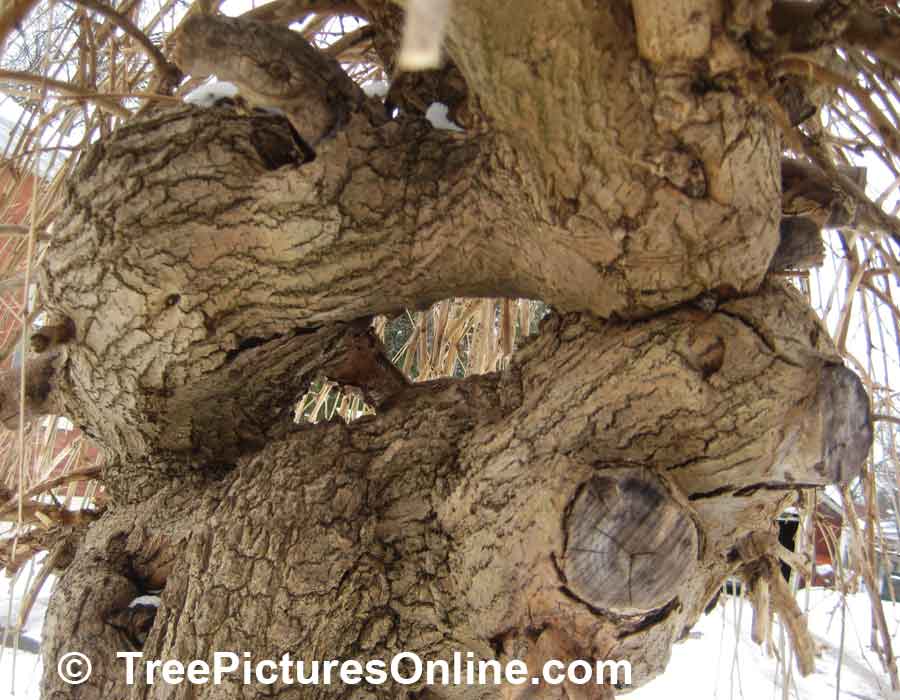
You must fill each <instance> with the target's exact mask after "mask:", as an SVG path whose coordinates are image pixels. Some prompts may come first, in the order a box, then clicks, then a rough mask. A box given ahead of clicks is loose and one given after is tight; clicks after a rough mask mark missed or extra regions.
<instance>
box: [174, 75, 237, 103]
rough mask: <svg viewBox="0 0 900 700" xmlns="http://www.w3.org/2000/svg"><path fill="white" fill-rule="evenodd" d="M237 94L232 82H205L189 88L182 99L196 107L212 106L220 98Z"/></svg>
mask: <svg viewBox="0 0 900 700" xmlns="http://www.w3.org/2000/svg"><path fill="white" fill-rule="evenodd" d="M237 94H238V87H237V85H235V84H234V83H227V82H225V81H219V82H213V83H206V84H205V85H201V86H200V87H198V88H197V89H196V90H191V92H189V93H188V94H187V95H185V96H184V101H185V102H187V103H188V104H192V105H197V106H198V107H212V106H213V105H215V104H216V102H218V101H219V100H221V99H225V98H227V97H234V96H235V95H237Z"/></svg>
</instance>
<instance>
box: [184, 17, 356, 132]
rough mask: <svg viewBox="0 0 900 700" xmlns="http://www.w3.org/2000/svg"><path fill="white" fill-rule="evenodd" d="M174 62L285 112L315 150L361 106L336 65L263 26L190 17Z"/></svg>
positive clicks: (295, 37) (296, 37) (286, 32)
mask: <svg viewBox="0 0 900 700" xmlns="http://www.w3.org/2000/svg"><path fill="white" fill-rule="evenodd" d="M176 61H177V62H178V65H179V66H181V68H182V69H183V70H184V71H186V72H188V73H192V74H194V75H195V76H197V75H209V74H211V73H215V74H216V75H217V76H218V77H219V79H221V80H228V81H231V82H234V83H236V84H237V85H238V86H239V87H240V89H241V94H242V95H243V97H244V98H246V99H248V100H250V101H251V102H252V103H254V104H257V105H260V106H263V107H275V108H278V109H280V110H283V111H284V112H285V114H287V116H288V118H289V119H290V120H291V123H292V124H293V125H294V128H295V129H296V130H297V131H298V133H300V135H301V136H303V138H304V139H305V140H306V141H307V142H308V143H310V144H311V145H313V146H315V145H316V144H317V143H318V142H319V141H320V140H321V139H322V138H323V137H325V136H326V135H329V134H331V133H332V132H333V131H334V129H335V128H337V127H340V126H343V125H344V124H345V123H346V122H347V120H348V118H349V115H350V113H351V112H353V111H355V110H356V109H358V108H359V107H360V106H361V105H362V104H363V102H364V100H365V95H364V94H363V92H362V90H361V89H360V88H359V87H358V86H357V85H356V84H355V83H354V82H353V81H352V80H351V79H350V78H349V77H348V76H347V74H346V73H344V71H343V69H342V68H341V66H340V64H339V63H338V62H337V61H336V60H334V59H333V58H331V57H329V56H327V55H326V54H324V53H323V52H321V51H319V50H318V49H316V48H314V47H313V46H312V45H311V44H310V43H309V42H308V41H306V39H304V38H303V37H302V36H301V35H300V34H299V33H298V32H294V31H291V30H290V29H288V28H287V27H280V26H275V25H270V24H267V23H264V22H254V21H250V20H246V19H232V18H229V17H221V16H209V15H194V16H192V17H190V18H188V19H187V20H186V21H185V22H184V24H183V25H182V26H181V29H180V32H179V34H178V45H177V48H176Z"/></svg>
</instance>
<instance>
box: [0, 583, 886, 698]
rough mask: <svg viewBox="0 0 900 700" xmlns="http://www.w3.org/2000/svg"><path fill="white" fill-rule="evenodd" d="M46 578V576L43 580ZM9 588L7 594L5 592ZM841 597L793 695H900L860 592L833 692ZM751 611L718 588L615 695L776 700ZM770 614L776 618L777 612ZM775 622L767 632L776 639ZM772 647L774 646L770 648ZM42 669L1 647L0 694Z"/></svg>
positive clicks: (35, 623)
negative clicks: (713, 600) (657, 670)
mask: <svg viewBox="0 0 900 700" xmlns="http://www.w3.org/2000/svg"><path fill="white" fill-rule="evenodd" d="M26 578H27V572H26V575H23V576H21V577H20V580H19V581H18V582H17V584H16V586H15V588H14V589H13V590H12V592H11V591H10V590H9V582H8V581H5V580H2V579H0V592H2V594H3V595H2V596H0V608H2V610H3V611H4V612H3V614H4V616H5V615H6V614H7V611H8V609H9V604H10V600H12V607H13V615H12V617H13V618H15V616H16V615H17V610H18V608H17V606H18V605H19V604H20V603H21V600H22V596H23V595H24V593H25V590H26V587H25V579H26ZM48 584H49V582H48ZM10 593H12V595H10ZM48 597H49V585H46V586H45V587H44V590H42V592H41V595H40V597H39V598H38V601H37V603H36V605H35V608H34V610H33V612H32V614H31V616H30V617H29V619H28V623H27V625H26V632H27V633H28V635H29V636H31V637H34V638H38V639H39V638H40V628H41V625H42V624H43V615H44V613H45V611H46V608H47V599H48ZM149 599H156V600H157V601H158V600H159V599H158V597H156V596H141V597H140V598H137V599H135V601H133V603H132V604H137V603H138V602H142V603H145V604H146V603H148V602H150V600H149ZM798 600H799V603H800V607H801V608H805V606H806V592H805V591H801V592H800V594H799V598H798ZM841 607H842V605H841V598H840V596H839V595H838V594H837V593H835V592H833V591H830V590H825V589H812V591H811V594H810V600H809V622H810V630H811V631H812V633H813V637H814V639H815V641H816V643H817V645H818V647H819V649H820V653H819V656H818V658H817V659H816V671H815V673H814V674H812V675H811V676H809V677H808V678H800V677H799V676H798V674H797V672H796V668H794V669H792V676H791V683H790V690H791V692H790V698H792V700H830V699H831V698H835V700H882V699H883V700H900V693H892V692H891V690H890V683H889V681H888V678H887V675H886V674H885V673H884V671H883V670H882V668H881V664H880V662H879V661H878V657H877V656H876V654H875V653H874V652H873V651H872V650H871V649H870V648H869V629H870V627H869V625H870V611H869V599H868V596H867V595H866V594H865V592H861V593H856V594H854V595H851V596H848V597H847V604H846V610H845V619H844V654H843V664H842V666H841V693H840V698H839V699H838V698H836V696H835V684H836V671H837V665H838V664H837V660H838V656H839V649H840V640H841ZM884 607H885V615H886V617H887V621H888V627H889V628H890V630H891V633H892V635H893V643H894V648H895V650H896V649H897V648H898V647H900V603H898V604H891V603H885V604H884ZM751 619H752V612H751V609H750V605H749V603H747V602H745V601H743V600H742V599H741V598H736V597H732V596H726V595H723V596H722V597H721V598H720V602H719V604H718V605H717V606H716V608H715V609H714V610H713V612H712V613H711V614H709V615H704V616H703V617H701V618H700V621H699V622H698V623H697V624H696V625H695V626H694V629H693V630H691V633H690V635H689V638H688V639H687V640H685V641H683V642H680V643H678V644H676V645H675V647H674V649H673V650H672V659H671V661H670V662H669V666H668V668H667V669H666V671H665V673H664V674H663V675H661V676H659V677H658V678H656V679H655V680H653V681H650V682H649V683H647V684H646V685H644V686H643V687H642V688H639V689H637V690H634V691H631V692H629V693H624V692H621V693H620V694H619V697H620V698H628V700H670V699H671V698H682V697H684V698H691V700H744V699H746V700H762V699H767V698H771V700H780V699H781V697H782V692H781V683H782V680H781V679H782V676H781V670H780V666H779V664H778V661H777V660H776V657H775V656H770V655H768V654H767V653H766V651H765V649H763V648H761V647H759V646H757V645H756V644H754V643H753V642H752V641H751V640H750V623H751ZM776 619H777V618H776ZM779 629H780V628H779V626H778V624H777V623H776V624H775V626H774V629H773V639H775V640H776V645H777V640H778V638H779ZM776 651H777V650H776ZM40 676H41V665H40V658H39V657H38V656H36V655H33V654H26V653H23V652H21V651H20V652H18V654H17V655H16V657H15V660H14V659H13V653H12V650H10V649H6V650H4V651H3V653H2V657H0V699H5V698H10V699H13V698H15V699H16V700H38V698H39V697H40V695H39V691H38V683H39V680H40Z"/></svg>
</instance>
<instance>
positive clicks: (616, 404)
mask: <svg viewBox="0 0 900 700" xmlns="http://www.w3.org/2000/svg"><path fill="white" fill-rule="evenodd" d="M357 4H358V6H359V12H360V13H362V14H363V15H364V16H366V17H367V18H369V19H370V20H371V21H372V22H373V27H374V30H375V31H376V32H377V33H378V34H379V37H380V39H379V41H380V43H379V46H380V47H381V48H380V50H383V51H386V52H388V53H390V51H392V50H394V49H395V48H396V45H397V33H398V30H397V27H398V26H399V23H400V16H399V12H398V11H397V10H396V8H393V7H392V6H390V5H387V4H385V3H382V2H380V1H379V0H358V3H357ZM453 7H454V10H453V14H452V18H451V27H450V33H449V38H448V42H449V51H450V55H451V58H452V60H453V64H452V65H451V66H449V67H448V68H447V70H452V71H459V73H460V74H461V75H462V76H463V77H464V78H465V83H466V85H467V89H468V95H467V97H466V109H467V110H468V113H469V114H470V115H474V117H473V119H472V124H473V125H474V126H473V127H472V128H471V129H470V130H469V131H468V132H467V133H465V134H463V135H458V134H453V133H447V132H439V131H435V130H433V129H431V128H430V126H429V125H428V123H427V122H425V121H424V120H422V119H420V118H418V117H417V116H416V115H415V114H408V115H405V116H401V117H400V118H399V119H395V120H388V119H387V118H386V117H385V116H384V115H383V113H382V111H381V110H380V105H378V104H377V103H375V102H373V101H371V100H366V99H365V98H364V97H363V96H362V95H361V94H359V93H358V91H357V90H356V89H355V88H353V87H352V85H348V82H349V81H346V80H345V79H344V78H343V77H341V75H340V74H339V73H335V70H336V64H333V63H329V62H328V61H327V60H326V59H325V58H324V57H323V56H321V55H318V54H316V53H315V52H313V53H310V49H309V47H305V48H303V49H302V50H301V49H298V50H297V51H296V52H294V51H292V50H291V49H290V47H291V45H292V42H298V41H302V40H300V39H299V38H298V37H296V36H295V35H293V34H292V33H291V32H290V31H289V30H287V29H283V28H279V27H275V26H274V25H272V26H270V25H264V24H241V21H239V20H225V19H222V18H219V19H215V18H196V19H194V20H191V21H189V22H188V23H186V24H185V26H184V27H183V30H182V34H181V36H180V38H179V50H178V53H177V59H178V62H179V67H180V68H182V69H183V70H185V71H186V72H192V71H199V72H205V71H208V70H209V69H210V68H213V67H215V70H217V71H218V72H219V73H220V75H223V76H227V77H229V78H230V79H232V80H234V81H236V82H238V83H239V85H241V87H242V89H243V90H244V91H245V93H246V94H247V95H250V96H251V97H252V98H253V99H254V100H255V101H256V102H261V103H265V104H268V105H272V106H279V107H282V108H284V109H285V110H286V113H287V120H285V119H284V118H282V117H278V116H273V115H270V114H259V113H253V114H249V115H247V114H240V113H237V112H235V111H234V110H231V109H228V108H213V109H209V110H199V109H196V108H193V107H187V106H185V107H180V108H169V109H166V110H157V111H151V112H149V113H148V114H146V115H144V116H143V117H142V118H140V119H139V120H135V121H134V122H132V123H130V124H128V125H126V126H124V127H122V128H120V129H119V130H118V131H116V132H115V133H114V134H113V135H112V136H111V137H110V138H109V139H107V140H105V141H103V142H101V143H99V144H97V145H96V146H95V147H94V148H93V149H92V150H91V152H90V153H89V154H88V155H87V156H86V157H85V159H84V162H83V163H82V165H81V168H80V171H79V174H78V177H77V178H76V180H75V181H74V182H73V183H72V185H71V188H70V192H69V197H68V202H67V206H66V209H65V212H64V215H63V217H62V218H61V221H60V226H58V228H57V230H56V233H55V235H54V239H53V242H52V247H51V249H50V251H49V252H48V254H47V256H46V264H45V265H44V267H43V270H42V293H43V295H44V298H45V302H46V305H47V307H48V308H49V309H50V310H51V311H53V312H54V313H55V314H57V315H58V316H59V317H60V318H63V319H66V324H67V325H66V327H67V328H70V329H74V330H73V331H72V334H71V336H72V337H71V338H66V339H65V342H62V343H60V344H51V343H47V342H40V343H38V345H39V346H40V349H46V351H47V354H46V355H44V356H42V357H41V358H39V359H38V362H40V363H41V364H40V365H39V366H40V368H41V369H40V372H39V373H38V372H35V373H33V376H35V377H37V378H39V379H40V380H41V383H40V385H39V386H37V387H35V388H34V389H33V391H32V392H31V394H30V396H32V397H33V400H32V404H31V405H30V409H31V410H33V411H34V412H40V410H42V409H46V408H47V407H50V406H52V407H54V408H55V409H56V410H59V411H61V412H62V413H64V414H66V415H68V416H70V417H72V418H73V420H75V421H76V422H77V423H78V424H79V425H81V426H83V428H84V429H85V430H86V431H88V432H89V433H90V434H91V435H93V436H94V437H95V439H96V440H97V441H98V442H99V443H100V444H101V445H103V446H104V448H105V449H106V451H107V456H108V466H107V467H106V468H105V471H104V475H103V482H104V485H105V487H106V489H107V490H108V492H109V494H110V497H111V506H110V508H109V509H108V510H107V512H106V513H105V515H104V517H103V518H101V519H100V520H99V521H97V522H95V523H93V524H92V525H91V526H90V527H89V528H88V529H87V532H86V534H85V536H84V539H83V541H82V542H81V544H80V547H79V550H78V552H77V555H76V556H75V557H74V560H73V561H72V563H71V564H70V565H69V566H68V568H67V569H66V571H65V573H64V574H63V576H62V578H61V580H60V582H59V584H58V586H57V588H56V591H55V593H54V596H53V600H52V602H51V606H50V610H49V613H48V619H47V623H46V629H45V633H44V640H45V641H44V660H45V669H46V671H45V675H44V679H43V691H44V694H45V697H47V698H62V697H67V698H68V697H78V698H101V697H112V696H115V697H131V698H144V697H147V698H149V697H153V698H163V697H165V698H181V697H184V698H187V697H210V698H211V697H223V698H224V697H235V698H236V697H262V696H264V695H269V694H275V693H278V694H279V696H281V697H297V698H318V697H351V696H352V697H392V698H397V697H407V696H409V697H412V696H413V695H414V694H415V693H421V694H420V695H419V697H432V698H441V697H462V698H475V697H479V698H480V697H484V698H494V697H501V696H503V697H509V698H516V697H521V698H525V697H536V696H539V697H569V698H588V697H605V696H607V693H608V689H606V688H602V687H599V688H598V687H592V688H581V687H577V686H574V685H565V686H563V687H561V688H556V689H551V688H545V687H543V686H541V687H537V688H535V687H532V686H528V687H526V688H514V687H506V688H495V687H492V686H488V687H478V686H472V687H469V686H459V687H453V686H449V687H430V688H425V689H423V688H421V687H418V686H413V687H412V688H401V687H399V686H385V687H365V688H358V687H356V688H355V687H351V686H342V685H340V684H337V685H331V686H307V687H297V686H293V687H283V688H282V687H279V686H278V685H276V686H274V687H272V688H258V687H257V688H247V687H242V686H240V685H238V684H230V685H229V684H226V685H223V686H217V687H214V686H209V685H207V686H195V687H191V686H189V685H187V684H182V685H177V686H168V685H156V686H153V687H151V688H148V687H146V686H135V687H127V686H126V685H125V683H124V666H123V664H122V662H121V661H118V660H116V659H115V652H116V651H120V650H123V648H124V646H123V645H124V644H125V641H123V632H122V629H121V626H119V625H116V624H113V622H112V620H113V619H116V615H117V614H118V613H119V612H120V611H121V610H122V609H123V608H126V607H127V606H128V604H129V602H130V601H131V600H132V599H133V598H134V597H135V596H137V595H139V594H140V593H142V592H144V591H147V590H154V589H160V588H161V589H162V590H163V592H162V604H161V607H160V608H159V611H158V613H157V615H156V618H155V620H154V622H153V624H152V628H151V629H150V631H149V635H148V636H147V638H146V642H145V643H143V642H142V641H141V642H138V643H143V644H144V646H143V652H144V654H145V658H146V659H150V658H178V659H182V660H185V661H187V660H190V659H209V658H210V657H211V654H212V653H213V652H214V651H217V650H235V651H247V652H251V653H252V654H253V656H254V657H255V658H257V659H264V658H274V659H277V658H279V657H280V656H281V655H282V654H283V653H285V652H290V653H291V654H292V655H293V656H294V657H295V658H297V659H307V660H309V659H317V658H318V659H323V658H328V659H331V658H357V659H361V660H365V659H369V658H386V657H389V656H390V655H391V654H392V653H396V652H398V651H401V650H406V651H414V652H418V653H419V654H421V655H422V656H423V657H427V658H449V656H450V655H451V654H452V652H454V651H462V652H467V651H471V652H473V654H474V655H475V656H476V657H477V658H482V659H489V658H498V659H510V658H521V659H526V660H527V661H528V662H529V664H530V668H532V669H534V670H539V667H540V664H541V663H542V661H544V660H547V659H550V658H560V659H562V660H571V659H576V658H584V659H606V658H613V659H620V658H621V659H627V660H629V661H630V662H631V663H632V664H633V667H634V680H635V682H636V683H638V684H639V683H643V682H645V681H647V680H649V679H650V678H652V677H653V676H654V675H655V674H657V673H659V672H661V671H662V669H663V668H664V667H665V665H666V662H667V660H668V657H669V652H670V648H671V645H672V643H673V642H674V641H676V640H677V639H678V638H679V637H681V636H682V635H683V634H685V633H686V631H687V630H688V629H689V628H690V626H691V625H692V624H693V623H694V621H695V620H696V619H697V617H698V616H699V614H700V613H701V611H702V610H703V608H704V606H705V605H706V603H707V602H708V601H709V599H710V598H711V597H712V596H713V594H714V593H715V591H716V590H717V588H718V587H719V586H720V584H721V582H722V580H723V578H724V577H725V576H726V575H729V574H732V573H741V575H744V576H745V577H746V578H747V580H748V582H750V584H751V585H754V583H756V582H758V581H765V580H766V578H765V573H764V572H765V571H771V570H773V569H775V570H777V567H772V566H770V565H769V564H770V563H771V561H770V560H771V558H772V557H773V556H775V555H776V550H775V549H774V546H770V544H771V543H770V542H769V540H768V539H767V538H766V536H765V535H766V533H768V532H769V531H770V530H771V526H772V522H773V519H774V517H775V516H776V515H777V514H778V512H779V511H780V509H781V508H783V507H784V506H785V504H786V503H789V502H790V501H791V499H793V498H794V497H795V494H796V490H797V489H798V488H800V487H806V486H813V485H822V484H827V483H835V482H846V481H848V480H849V479H851V478H852V477H853V476H854V475H855V474H856V473H857V471H858V469H859V466H860V464H861V463H862V461H863V460H864V459H865V457H866V454H867V452H868V448H869V445H870V443H871V437H872V432H871V422H870V416H869V405H868V398H867V397H866V395H865V392H864V391H863V389H862V387H861V385H860V383H859V381H858V380H857V379H856V378H855V376H854V375H853V374H852V373H851V372H849V370H846V369H844V368H843V366H842V365H841V362H840V358H839V357H837V356H835V354H834V351H833V348H832V346H831V343H830V340H829V339H828V338H827V335H826V333H825V332H824V330H823V329H822V327H821V326H820V324H819V323H818V321H817V320H816V319H815V318H814V316H813V315H812V313H811V311H810V310H809V309H808V308H807V305H806V303H805V301H804V300H803V299H802V298H801V297H800V296H799V295H797V294H796V293H794V292H793V291H792V290H791V289H790V288H788V287H787V286H785V285H783V284H781V283H779V282H777V281H775V280H769V279H767V278H766V272H767V271H768V270H769V267H770V263H771V260H772V257H773V254H774V253H775V250H776V246H777V245H778V243H779V222H780V218H781V174H780V151H781V148H780V142H779V137H778V134H777V132H776V129H775V128H774V126H773V124H774V120H773V119H772V117H771V115H770V114H769V113H768V112H767V111H766V110H765V109H764V108H763V107H761V106H760V103H759V100H758V98H759V95H758V94H757V93H756V92H755V90H756V88H755V87H754V83H753V80H758V77H756V78H753V77H752V76H754V75H756V74H755V73H754V70H755V68H756V67H757V63H756V61H757V59H756V58H755V57H754V56H753V55H751V54H750V53H749V52H748V50H747V49H746V48H745V44H744V43H743V42H742V34H741V31H749V28H747V27H745V25H746V24H747V23H746V22H743V23H742V21H738V20H741V19H742V18H741V17H736V16H735V15H734V14H733V13H732V11H731V10H729V11H728V12H726V11H725V10H724V9H723V8H722V7H720V6H718V5H717V4H716V3H709V2H705V1H704V2H700V1H693V2H691V1H685V2H678V3H666V4H665V6H664V4H663V3H653V2H643V1H641V2H637V0H635V2H634V7H633V8H632V5H631V4H629V3H626V2H610V3H592V2H590V3H589V2H580V1H577V0H561V1H560V2H554V3H547V2H537V1H536V0H535V1H534V2H531V1H526V2H516V3H508V2H498V3H482V2H477V1H476V0H456V2H455V3H454V6H453ZM735 7H736V8H737V9H735V10H734V12H738V11H739V10H741V9H742V8H744V5H743V4H742V3H736V4H735ZM744 9H746V8H744ZM748 26H749V25H748ZM735 27H737V28H735ZM741 27H745V29H743V30H742V29H741ZM297 56H300V57H301V58H300V59H297V60H296V61H295V59H296V57H297ZM317 70H321V71H322V72H321V73H318V74H317V75H318V77H317V78H316V79H311V78H310V77H309V76H308V75H307V76H305V77H304V76H298V75H296V74H295V72H296V71H317ZM338 70H339V69H338ZM323 76H324V77H323ZM279 81H280V83H281V84H282V88H283V89H280V90H279V89H278V84H279ZM423 83H428V84H429V85H431V86H432V87H433V86H434V85H441V84H444V83H442V82H441V81H440V80H435V81H430V82H429V81H423ZM450 83H452V84H453V85H454V86H456V85H457V83H456V82H455V81H448V84H450ZM416 84H418V83H415V81H411V83H410V85H411V87H409V88H408V89H409V90H414V88H415V85H416ZM456 89H457V88H456V87H454V90H456ZM461 111H464V110H461ZM298 134H299V136H298ZM299 137H302V138H303V139H304V140H305V141H307V143H308V145H310V146H312V147H313V148H314V149H315V159H314V160H312V161H308V159H307V158H306V157H305V155H304V154H305V150H304V149H303V148H301V147H300V144H298V142H297V140H296V139H297V138H299ZM788 264H790V261H788ZM467 295H468V296H481V295H484V296H508V297H531V298H540V299H543V300H544V301H546V302H548V303H549V304H551V305H552V306H553V307H554V309H555V312H554V314H553V315H551V316H550V317H549V318H548V319H547V320H546V321H545V322H544V323H543V324H542V327H541V330H540V333H539V335H538V336H537V337H536V338H535V339H533V340H532V341H531V342H530V343H529V344H528V345H527V346H526V347H525V348H524V349H522V350H520V351H519V352H518V353H517V354H516V356H515V358H514V361H513V363H512V365H511V367H510V369H509V370H507V371H505V372H502V373H499V374H492V375H486V376H481V377H473V378H470V379H466V380H441V381H435V382H429V383H423V384H418V385H409V384H408V383H407V382H406V380H405V379H404V378H403V377H402V376H400V375H399V373H398V372H397V370H395V369H394V368H392V367H391V366H390V364H389V363H388V362H386V361H385V360H384V358H383V357H382V356H381V355H380V350H379V346H378V344H377V343H376V342H375V341H374V340H373V339H372V338H371V336H369V335H368V331H367V330H366V326H367V322H368V319H369V318H370V317H371V316H372V315H374V314H380V313H393V312H396V311H398V310H400V309H402V308H403V307H417V308H422V307H424V306H426V305H428V304H430V303H432V302H434V301H436V300H439V299H443V298H446V297H451V296H467ZM48 345H50V346H52V347H46V348H45V346H48ZM321 375H327V376H329V377H330V378H332V379H335V380H337V381H339V382H344V383H347V384H352V385H356V386H359V387H361V388H362V389H363V391H364V392H366V394H367V396H368V397H369V399H370V401H371V402H372V403H373V404H374V405H375V406H376V407H377V415H376V416H374V417H369V418H365V419H361V420H358V421H356V422H355V423H353V424H350V425H344V424H328V425H320V426H298V425H296V424H295V423H294V421H293V406H294V403H295V402H296V400H297V399H298V397H299V396H300V395H302V393H303V391H304V390H305V388H306V387H307V386H308V385H309V383H310V382H311V381H312V380H313V379H316V378H317V377H319V376H321ZM760 572H763V573H760ZM764 587H765V586H764V584H762V585H760V587H759V590H762V589H763V588H764ZM779 590H780V589H779ZM779 601H780V602H779ZM773 604H774V605H775V606H776V608H777V609H778V611H779V612H782V613H784V614H786V615H789V614H790V613H791V611H790V610H788V609H787V608H789V604H788V603H785V602H784V601H781V599H780V598H777V599H776V598H773ZM779 605H780V607H779ZM795 617H796V616H795ZM795 617H794V618H792V620H791V622H792V625H794V626H793V627H792V634H796V636H797V637H798V642H797V644H798V646H799V647H801V648H802V646H803V645H802V642H803V640H802V639H799V638H800V637H802V634H803V632H802V625H797V622H798V620H797V619H795ZM795 628H796V631H795ZM141 640H143V637H141ZM130 643H132V644H134V643H135V641H134V639H133V638H130ZM72 649H77V650H79V651H83V652H85V653H87V654H88V655H89V656H90V657H91V658H92V660H93V662H94V675H93V677H92V678H91V680H90V681H89V682H88V683H86V684H84V685H81V686H76V687H70V686H66V685H64V684H63V683H62V682H61V681H60V680H59V679H58V678H57V676H56V672H55V669H56V660H57V659H58V658H59V657H60V656H61V655H62V654H63V653H65V652H66V651H69V650H72ZM801 656H802V657H803V660H805V661H808V659H807V658H806V656H804V655H803V654H802V653H801ZM801 670H805V671H807V670H809V668H808V666H805V667H804V666H802V665H801Z"/></svg>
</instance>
